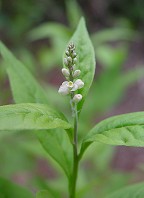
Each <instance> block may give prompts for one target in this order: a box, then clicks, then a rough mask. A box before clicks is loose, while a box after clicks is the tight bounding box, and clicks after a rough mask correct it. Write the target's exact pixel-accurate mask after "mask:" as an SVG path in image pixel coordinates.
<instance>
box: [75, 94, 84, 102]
mask: <svg viewBox="0 0 144 198" xmlns="http://www.w3.org/2000/svg"><path fill="white" fill-rule="evenodd" d="M81 99H82V95H81V94H76V95H75V96H74V97H73V101H74V102H75V103H78V102H79V101H81Z"/></svg>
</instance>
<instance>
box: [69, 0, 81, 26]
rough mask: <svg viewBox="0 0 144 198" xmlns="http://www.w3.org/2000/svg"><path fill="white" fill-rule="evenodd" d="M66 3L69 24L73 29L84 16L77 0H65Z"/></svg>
mask: <svg viewBox="0 0 144 198" xmlns="http://www.w3.org/2000/svg"><path fill="white" fill-rule="evenodd" d="M65 2H66V11H67V17H68V20H69V24H70V26H71V28H76V26H77V22H78V21H79V20H80V18H81V17H82V16H83V13H82V10H81V8H80V6H79V5H78V3H77V0H65Z"/></svg>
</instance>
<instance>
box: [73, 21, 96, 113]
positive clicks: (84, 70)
mask: <svg viewBox="0 0 144 198" xmlns="http://www.w3.org/2000/svg"><path fill="white" fill-rule="evenodd" d="M70 42H73V43H74V44H75V46H76V53H77V54H78V64H77V67H76V69H80V70H81V75H80V78H81V79H82V80H83V81H84V83H85V85H84V87H83V88H82V89H80V91H79V93H80V94H82V96H83V99H82V100H81V101H80V102H79V103H78V111H80V110H81V108H82V105H83V103H84V100H85V97H86V95H87V93H88V90H89V88H90V86H91V84H92V81H93V77H94V73H95V53H94V49H93V46H92V43H91V41H90V38H89V35H88V32H87V29H86V26H85V21H84V19H83V18H82V19H81V20H80V22H79V25H78V27H77V29H76V31H75V33H74V35H73V36H72V38H71V39H70Z"/></svg>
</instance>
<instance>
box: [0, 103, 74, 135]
mask: <svg viewBox="0 0 144 198" xmlns="http://www.w3.org/2000/svg"><path fill="white" fill-rule="evenodd" d="M54 128H64V129H68V128H70V124H69V123H68V122H67V121H66V120H65V118H64V116H63V115H61V114H59V113H57V112H56V111H54V110H53V109H50V108H49V107H48V106H47V105H43V104H32V103H26V104H16V105H5V106H1V107H0V131H3V130H42V129H54Z"/></svg>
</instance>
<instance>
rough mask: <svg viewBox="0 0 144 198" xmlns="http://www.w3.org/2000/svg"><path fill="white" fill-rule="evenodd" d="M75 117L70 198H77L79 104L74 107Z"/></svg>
mask: <svg viewBox="0 0 144 198" xmlns="http://www.w3.org/2000/svg"><path fill="white" fill-rule="evenodd" d="M73 116H74V133H73V173H72V177H71V182H70V185H71V186H70V198H75V197H76V182H77V175H78V165H79V159H78V113H77V104H76V103H75V104H74V105H73Z"/></svg>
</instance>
